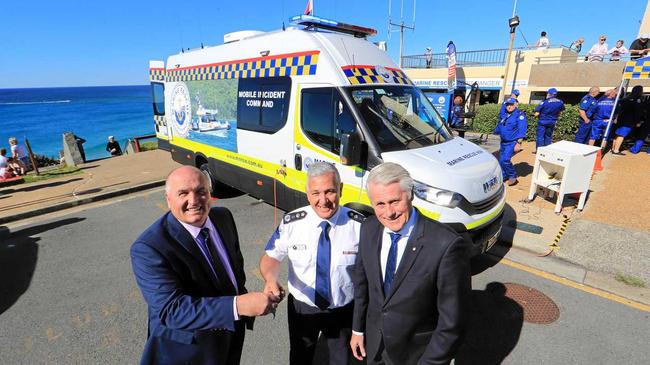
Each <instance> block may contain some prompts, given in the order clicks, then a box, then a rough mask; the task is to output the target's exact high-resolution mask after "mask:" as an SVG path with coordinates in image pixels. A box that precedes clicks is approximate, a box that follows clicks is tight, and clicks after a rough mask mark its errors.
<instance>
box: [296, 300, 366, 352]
mask: <svg viewBox="0 0 650 365" xmlns="http://www.w3.org/2000/svg"><path fill="white" fill-rule="evenodd" d="M287 302H288V306H289V308H288V309H289V310H288V312H289V343H290V345H291V349H290V351H289V363H290V364H291V365H308V364H312V363H313V361H314V354H315V352H316V344H317V343H318V336H319V334H320V335H321V336H323V337H324V338H325V342H326V343H327V353H328V357H329V363H330V364H331V365H347V364H348V363H349V359H350V356H351V350H350V336H351V334H352V310H353V308H354V302H351V303H350V304H347V305H345V306H343V307H339V308H334V309H326V310H321V309H319V308H315V307H312V306H309V305H307V304H305V303H302V302H300V301H298V300H296V299H295V298H294V297H293V295H289V299H288V300H287ZM324 355H325V354H318V355H317V356H318V357H321V356H324ZM319 363H320V362H319Z"/></svg>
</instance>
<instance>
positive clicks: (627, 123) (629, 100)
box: [612, 85, 644, 155]
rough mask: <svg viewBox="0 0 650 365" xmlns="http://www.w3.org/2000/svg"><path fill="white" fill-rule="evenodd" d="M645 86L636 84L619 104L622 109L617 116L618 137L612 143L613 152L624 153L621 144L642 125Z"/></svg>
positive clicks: (615, 153) (616, 153)
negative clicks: (633, 130)
mask: <svg viewBox="0 0 650 365" xmlns="http://www.w3.org/2000/svg"><path fill="white" fill-rule="evenodd" d="M643 107H644V105H643V86H641V85H636V86H635V87H633V88H632V92H631V93H630V95H628V96H627V97H625V98H623V99H622V100H621V102H620V104H619V108H620V111H619V113H618V118H616V139H614V144H613V145H612V154H614V155H623V153H622V152H621V145H622V144H623V140H624V139H625V137H627V136H628V135H629V134H630V132H632V129H634V128H635V127H637V126H640V125H641V119H642V118H643V112H644V110H643Z"/></svg>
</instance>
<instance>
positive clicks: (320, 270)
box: [316, 221, 331, 309]
mask: <svg viewBox="0 0 650 365" xmlns="http://www.w3.org/2000/svg"><path fill="white" fill-rule="evenodd" d="M319 226H320V228H321V234H320V238H319V239H318V253H317V254H316V306H318V308H320V309H327V307H329V305H330V255H331V254H330V237H329V235H328V233H327V231H328V229H329V228H330V224H329V223H328V222H326V221H323V222H321V223H320V224H319Z"/></svg>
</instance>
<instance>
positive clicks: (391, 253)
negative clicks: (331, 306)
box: [350, 162, 471, 365]
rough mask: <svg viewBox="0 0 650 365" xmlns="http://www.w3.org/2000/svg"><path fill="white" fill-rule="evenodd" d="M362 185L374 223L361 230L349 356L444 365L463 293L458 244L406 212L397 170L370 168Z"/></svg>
mask: <svg viewBox="0 0 650 365" xmlns="http://www.w3.org/2000/svg"><path fill="white" fill-rule="evenodd" d="M367 185H368V186H367V188H368V196H369V197H370V202H371V204H372V207H373V209H374V210H375V216H373V217H369V218H368V219H367V220H366V221H365V222H364V223H363V224H362V225H361V236H360V238H359V253H358V254H357V263H356V266H355V272H354V275H353V280H354V293H355V295H354V319H353V324H352V331H353V332H352V338H351V340H350V347H351V349H352V353H353V355H354V356H355V357H356V358H357V359H359V360H363V358H364V357H365V358H366V359H367V363H368V364H395V365H398V364H399V365H402V364H405V365H408V364H416V363H417V364H449V363H450V361H451V359H452V358H453V357H454V356H455V353H456V350H457V349H458V346H459V344H460V342H461V339H462V336H463V334H464V330H465V322H466V314H467V305H468V300H469V294H470V290H471V283H470V267H469V256H468V253H467V247H466V243H465V241H464V240H463V238H462V237H461V236H460V235H458V233H456V232H455V231H454V230H452V229H451V228H449V227H447V226H445V225H444V224H442V223H439V222H436V221H433V220H431V219H429V218H427V217H425V216H424V215H422V214H421V213H420V212H418V210H417V209H415V208H413V205H412V200H413V179H412V178H411V176H410V175H409V173H408V171H406V170H405V169H404V168H403V167H402V166H400V165H398V164H396V163H391V162H386V163H383V164H381V165H379V166H376V167H375V168H373V169H372V170H371V171H370V174H369V176H368V183H367Z"/></svg>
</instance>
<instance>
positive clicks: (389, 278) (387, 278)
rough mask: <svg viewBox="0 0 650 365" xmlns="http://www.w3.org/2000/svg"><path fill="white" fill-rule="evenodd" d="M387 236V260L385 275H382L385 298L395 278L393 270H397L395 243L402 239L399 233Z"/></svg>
mask: <svg viewBox="0 0 650 365" xmlns="http://www.w3.org/2000/svg"><path fill="white" fill-rule="evenodd" d="M389 235H390V250H389V251H388V259H387V260H386V273H385V274H384V295H386V296H388V293H390V288H391V286H392V285H393V278H395V270H396V269H397V241H399V239H400V237H402V235H401V234H399V233H389Z"/></svg>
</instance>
